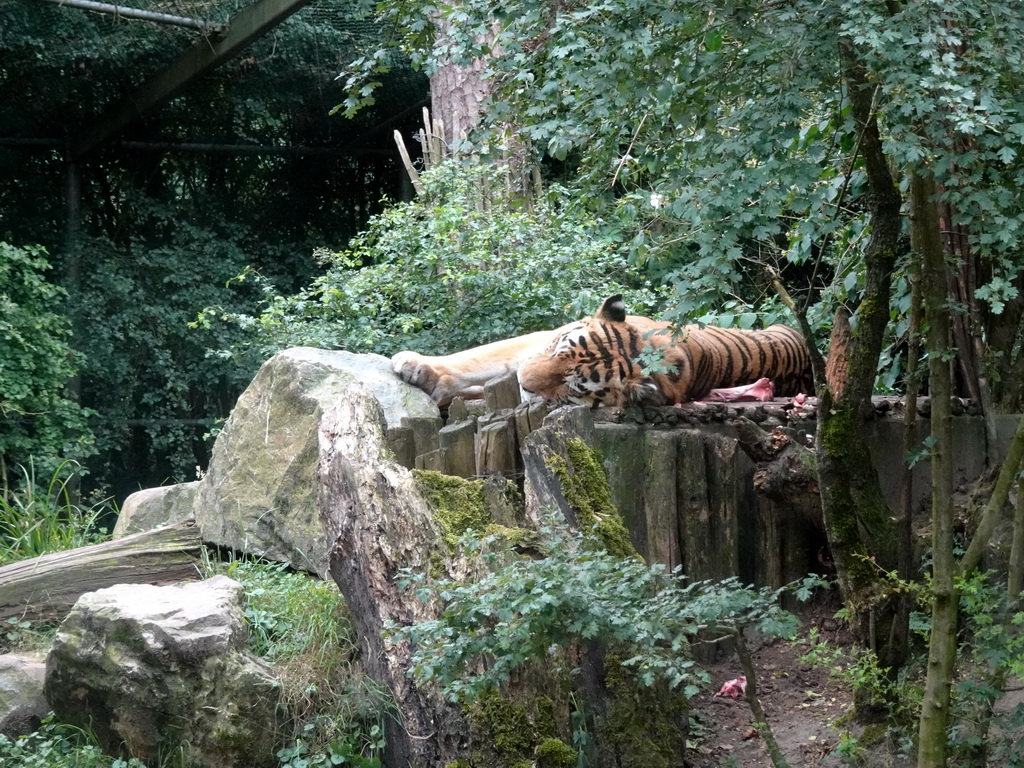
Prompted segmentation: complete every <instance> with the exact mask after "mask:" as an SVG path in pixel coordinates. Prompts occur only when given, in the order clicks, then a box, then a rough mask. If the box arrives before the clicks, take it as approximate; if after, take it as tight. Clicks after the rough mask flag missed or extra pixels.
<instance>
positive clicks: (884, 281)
mask: <svg viewBox="0 0 1024 768" xmlns="http://www.w3.org/2000/svg"><path fill="white" fill-rule="evenodd" d="M839 50H840V55H841V58H842V64H843V74H844V77H845V80H846V83H847V87H848V92H849V97H850V103H851V107H852V112H853V116H854V119H855V120H856V123H857V125H858V127H859V128H860V132H861V141H860V153H861V156H862V158H863V163H864V169H865V171H866V174H867V178H868V183H869V185H870V189H871V198H870V199H871V204H870V209H871V237H870V239H869V241H868V244H867V246H866V249H865V254H864V260H865V265H866V284H865V289H864V297H863V300H862V301H861V303H860V306H859V307H858V309H857V326H856V329H855V331H854V333H853V336H852V338H851V343H850V350H849V363H848V367H847V375H846V381H845V385H844V387H843V390H842V392H840V393H833V392H832V391H831V390H830V388H829V387H828V385H827V384H826V383H825V382H819V386H818V391H819V393H820V404H819V410H818V414H819V425H818V430H817V437H816V442H815V450H816V453H817V457H818V473H819V478H820V480H821V501H822V511H823V515H824V521H825V531H826V534H827V536H828V540H829V545H830V547H831V549H832V556H833V559H834V562H835V566H836V571H837V574H838V578H839V585H840V589H841V590H842V593H843V597H844V600H845V602H846V605H847V607H848V609H849V611H850V616H851V623H852V626H853V629H854V631H855V633H856V635H857V638H858V640H859V641H860V642H861V643H862V644H863V645H864V646H865V647H867V648H872V649H875V650H876V651H877V653H878V655H879V659H880V661H881V663H882V664H883V665H884V666H889V667H898V666H900V665H902V663H903V661H904V658H905V654H906V649H905V648H890V647H889V646H888V638H890V637H891V636H892V633H891V624H892V620H893V617H894V615H895V611H894V606H893V600H892V595H891V593H890V591H889V590H888V589H887V588H886V587H885V586H884V585H883V584H882V582H881V578H880V574H881V570H880V569H879V568H878V567H877V566H875V565H873V564H872V562H871V561H872V560H875V561H877V562H878V563H879V565H881V566H882V567H883V568H886V569H887V568H890V567H892V566H893V565H894V564H895V547H894V542H895V541H896V536H895V531H894V528H893V523H892V512H891V510H890V509H889V507H888V505H887V504H886V503H885V500H884V498H883V496H882V492H881V489H880V487H879V484H878V476H877V475H876V473H875V471H874V468H873V466H872V464H871V457H870V454H869V452H868V447H867V441H866V440H865V438H864V415H865V414H867V413H869V412H870V402H871V393H872V390H873V387H874V381H875V374H876V371H877V367H878V358H879V355H880V353H881V349H882V336H883V333H884V330H885V327H886V325H887V324H888V322H889V296H890V288H891V285H890V280H891V274H892V271H893V268H894V267H895V264H896V256H897V253H898V252H899V248H900V231H901V218H900V203H901V201H900V196H899V192H898V191H897V189H896V185H895V183H894V182H893V179H892V176H891V174H890V173H889V167H888V163H887V158H886V156H885V153H884V151H883V148H882V142H881V138H880V135H879V130H878V123H877V120H876V116H875V112H874V105H873V98H872V89H871V87H870V85H869V83H868V82H867V78H866V75H865V72H864V67H863V64H862V62H861V61H860V60H859V59H858V57H857V54H856V52H855V50H854V48H853V43H852V42H851V41H850V40H848V39H843V38H841V39H840V41H839ZM879 638H882V639H883V641H884V642H882V643H881V645H880V644H879V642H878V640H879Z"/></svg>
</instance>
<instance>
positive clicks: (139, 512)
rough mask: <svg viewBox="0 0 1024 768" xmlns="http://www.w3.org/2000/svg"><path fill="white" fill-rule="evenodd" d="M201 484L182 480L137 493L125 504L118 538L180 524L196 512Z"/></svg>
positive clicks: (115, 526) (126, 500) (116, 532)
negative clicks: (196, 502)
mask: <svg viewBox="0 0 1024 768" xmlns="http://www.w3.org/2000/svg"><path fill="white" fill-rule="evenodd" d="M198 491H199V483H198V482H194V483H178V484H177V485H162V486H160V487H159V488H146V489H145V490H142V491H138V492H136V493H133V494H132V495H131V496H129V497H128V498H127V499H125V501H124V504H122V505H121V514H119V515H118V517H117V523H116V524H115V525H114V537H115V538H116V537H120V536H126V535H128V534H129V533H141V532H142V531H151V530H153V529H154V528H156V527H158V526H161V525H166V524H168V523H180V522H182V521H184V520H187V519H188V518H190V517H192V515H193V509H192V508H193V506H194V504H195V499H196V493H197V492H198Z"/></svg>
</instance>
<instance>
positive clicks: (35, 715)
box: [0, 653, 50, 739]
mask: <svg viewBox="0 0 1024 768" xmlns="http://www.w3.org/2000/svg"><path fill="white" fill-rule="evenodd" d="M45 674H46V659H45V657H44V656H43V654H28V653H7V654H3V655H0V734H3V735H4V736H7V737H8V738H10V739H17V738H18V737H19V736H25V735H27V734H29V733H32V732H33V731H35V730H37V729H38V728H39V725H40V723H41V722H42V719H43V718H44V717H46V715H47V714H48V713H49V711H50V705H49V704H47V703H46V699H45V697H44V696H43V679H44V677H45Z"/></svg>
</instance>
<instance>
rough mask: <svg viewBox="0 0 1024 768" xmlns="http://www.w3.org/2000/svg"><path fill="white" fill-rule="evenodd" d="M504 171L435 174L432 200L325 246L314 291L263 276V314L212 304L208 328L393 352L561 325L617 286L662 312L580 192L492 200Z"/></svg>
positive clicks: (265, 340)
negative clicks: (230, 325)
mask: <svg viewBox="0 0 1024 768" xmlns="http://www.w3.org/2000/svg"><path fill="white" fill-rule="evenodd" d="M503 173H504V170H503V169H501V168H492V167H471V168H467V167H463V166H460V165H458V164H456V163H454V162H449V163H445V164H442V165H440V166H438V167H436V168H434V169H431V170H430V171H428V172H426V173H424V174H423V176H422V179H423V184H424V186H425V194H424V195H422V196H421V197H419V198H417V199H416V200H414V201H412V202H409V203H399V204H396V205H394V206H393V207H391V208H390V209H388V210H387V211H385V212H384V213H382V214H379V215H378V216H376V217H374V218H373V219H372V220H371V221H370V224H369V226H368V227H367V229H366V230H365V231H364V232H363V233H362V234H360V235H359V236H357V237H356V238H354V239H353V240H352V241H351V243H350V244H349V248H348V249H347V250H344V251H340V252H337V253H332V252H327V251H321V252H320V253H319V254H318V257H319V259H320V262H321V264H322V266H323V267H324V269H325V271H324V274H323V275H322V276H320V277H319V278H318V279H317V280H316V281H315V282H314V283H313V284H312V285H310V286H309V287H308V288H307V289H306V290H305V291H302V292H301V293H299V294H297V295H294V296H287V297H286V296H281V295H279V294H278V293H277V292H276V290H275V289H274V288H273V287H272V286H271V285H270V284H269V283H266V282H262V286H263V289H264V292H265V300H266V306H265V309H264V311H263V313H262V314H261V315H259V316H258V317H251V316H246V315H239V314H231V313H227V312H223V311H221V310H220V309H212V308H211V309H209V310H207V312H205V313H204V314H203V315H202V317H201V319H200V323H202V324H209V323H210V322H211V320H212V319H213V318H214V317H218V316H219V317H220V318H222V319H226V320H229V321H233V322H235V323H238V324H240V325H242V326H243V327H246V328H251V329H253V330H255V331H257V332H258V340H257V342H256V343H257V344H258V345H260V346H261V347H262V348H264V349H265V350H267V351H273V350H277V349H282V348H285V347H288V346H294V345H301V344H307V345H313V346H320V347H325V348H332V347H342V348H344V349H347V350H350V351H353V352H378V353H381V354H387V355H389V354H393V353H394V352H397V351H398V350H400V349H407V348H408V349H415V350H417V351H421V352H425V353H441V352H450V351H455V350H459V349H466V348H468V347H472V346H475V345H478V344H483V343H486V342H489V341H494V340H495V339H502V338H508V337H510V336H515V335H518V334H521V333H524V332H528V331H536V330H542V329H545V328H554V327H556V326H558V325H561V324H563V323H564V322H566V321H567V320H569V319H575V318H576V317H578V316H579V315H581V314H584V313H585V312H587V311H590V310H593V309H596V307H597V305H598V303H599V301H600V299H602V298H603V297H604V296H606V295H609V294H612V293H620V292H621V293H624V294H625V295H626V301H627V303H628V304H629V306H630V308H631V310H632V311H633V312H634V313H635V314H646V313H650V312H653V311H655V310H656V309H657V304H658V297H657V295H656V294H655V293H654V292H653V291H652V290H651V289H650V288H649V287H647V286H646V284H645V282H644V279H643V276H642V274H641V272H640V271H639V270H638V269H637V268H636V267H634V266H632V265H631V264H630V263H629V262H628V261H627V260H626V259H625V257H624V256H623V255H622V252H621V250H620V249H619V248H618V247H617V246H616V244H615V243H614V242H613V241H612V240H611V239H610V238H606V237H601V236H599V235H598V234H597V233H598V232H599V231H600V222H598V221H597V220H595V219H593V218H592V217H590V216H589V215H588V214H585V213H583V212H582V208H581V207H580V206H577V205H574V201H573V199H572V194H571V193H570V192H569V191H568V190H565V189H560V188H554V189H552V190H550V191H549V193H548V194H546V195H545V196H543V197H542V198H540V199H538V200H536V201H533V202H532V203H531V204H526V203H524V202H523V201H520V200H515V199H512V198H509V197H500V196H499V197H496V198H493V199H487V195H486V193H485V191H486V190H488V189H500V188H501V187H502V185H503V181H502V175H503ZM249 276H250V275H246V276H244V277H249ZM257 279H258V278H257Z"/></svg>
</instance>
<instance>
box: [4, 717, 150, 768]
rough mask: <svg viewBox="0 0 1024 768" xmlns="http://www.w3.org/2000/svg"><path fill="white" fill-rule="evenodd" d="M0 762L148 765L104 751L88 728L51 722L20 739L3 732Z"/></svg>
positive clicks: (15, 765)
mask: <svg viewBox="0 0 1024 768" xmlns="http://www.w3.org/2000/svg"><path fill="white" fill-rule="evenodd" d="M0 765H3V766H4V768H67V767H68V766H74V768H145V763H143V762H142V761H141V760H137V759H135V758H131V759H129V760H122V759H120V758H114V757H111V756H110V755H106V754H104V753H103V750H101V749H100V748H99V747H98V746H97V744H96V739H95V738H94V737H93V736H92V735H91V734H90V733H88V732H87V731H83V730H81V729H80V728H75V727H73V726H70V725H64V724H62V723H56V722H53V721H52V720H51V721H47V722H44V723H43V727H42V728H40V729H39V730H38V731H36V732H35V733H32V734H29V735H26V736H22V737H20V738H18V739H9V738H7V737H6V736H4V735H3V734H0Z"/></svg>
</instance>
